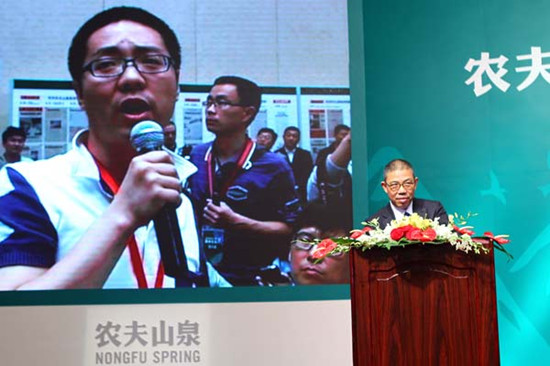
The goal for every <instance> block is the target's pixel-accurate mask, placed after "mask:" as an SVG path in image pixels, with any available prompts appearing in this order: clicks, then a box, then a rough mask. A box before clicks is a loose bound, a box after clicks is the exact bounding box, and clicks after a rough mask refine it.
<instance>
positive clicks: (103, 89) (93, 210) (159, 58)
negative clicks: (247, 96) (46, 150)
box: [0, 7, 226, 289]
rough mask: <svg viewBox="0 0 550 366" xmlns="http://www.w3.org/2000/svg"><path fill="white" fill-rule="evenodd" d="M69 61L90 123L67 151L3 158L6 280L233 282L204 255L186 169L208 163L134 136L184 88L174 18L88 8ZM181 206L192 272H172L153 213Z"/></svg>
mask: <svg viewBox="0 0 550 366" xmlns="http://www.w3.org/2000/svg"><path fill="white" fill-rule="evenodd" d="M68 61H69V70H70V73H71V76H72V78H73V85H74V88H75V91H76V95H77V98H78V102H79V104H80V106H81V108H82V109H83V110H84V111H85V112H86V115H87V117H88V122H89V129H88V130H86V131H83V132H82V133H80V134H78V135H77V136H75V139H74V141H73V148H72V149H71V150H70V151H69V152H68V153H66V154H64V155H58V156H56V157H54V158H51V159H48V160H44V161H39V162H33V163H20V164H16V165H13V166H7V167H4V168H3V169H2V170H0V267H1V268H0V287H1V288H3V289H65V288H101V287H105V288H138V287H139V288H148V287H174V286H176V285H181V286H201V285H202V286H207V285H216V284H223V283H226V282H225V281H223V279H221V278H219V276H218V275H217V274H216V272H215V271H214V270H213V268H212V267H210V266H208V265H207V263H206V262H205V261H204V260H202V258H203V256H202V255H201V251H200V246H199V240H198V236H197V232H196V225H195V220H194V218H193V210H192V206H191V202H190V200H189V199H188V198H187V197H186V196H185V195H182V180H185V179H186V178H187V177H188V176H189V175H191V174H193V173H194V172H195V171H196V168H195V167H194V166H192V165H191V164H190V163H188V162H186V161H185V160H184V159H182V158H178V157H177V156H176V155H174V154H169V153H168V152H166V151H151V152H148V153H144V154H142V155H139V156H138V155H137V152H136V151H135V150H134V148H133V147H132V145H131V143H130V140H129V137H130V130H131V129H132V127H134V126H135V125H136V124H137V123H138V122H140V121H143V120H153V121H156V122H158V123H159V124H161V125H166V124H167V123H168V122H169V120H170V118H171V116H172V114H173V111H174V105H175V101H176V99H177V97H178V92H179V87H178V78H179V68H180V64H181V56H180V45H179V42H178V40H177V37H176V36H175V34H174V32H173V31H172V30H171V29H170V28H169V26H168V25H167V24H166V23H164V22H163V21H162V20H160V19H159V18H157V17H156V16H154V15H153V14H151V13H149V12H146V11H144V10H142V9H139V8H128V7H117V8H111V9H108V10H106V11H103V12H101V13H99V14H97V15H96V16H94V17H92V18H91V19H90V20H88V21H87V22H86V23H85V24H84V25H83V26H82V27H81V28H80V29H79V31H78V32H77V34H76V35H75V36H74V38H73V40H72V44H71V47H70V49H69V57H68ZM165 206H170V207H176V206H179V207H178V209H177V210H176V211H177V216H178V219H179V222H178V223H179V227H180V230H181V233H182V235H183V242H184V246H185V254H186V256H187V268H188V272H186V273H183V274H180V275H179V276H178V277H177V281H178V284H176V280H175V277H168V276H166V275H165V272H164V266H163V264H162V262H161V260H160V253H159V246H158V243H157V238H156V233H155V228H154V225H153V223H152V218H153V217H155V215H156V214H157V213H158V212H159V211H160V210H161V209H162V208H164V207H165Z"/></svg>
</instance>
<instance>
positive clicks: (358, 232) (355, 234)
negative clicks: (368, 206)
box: [349, 226, 372, 239]
mask: <svg viewBox="0 0 550 366" xmlns="http://www.w3.org/2000/svg"><path fill="white" fill-rule="evenodd" d="M371 230H372V228H371V227H370V226H365V227H364V228H363V229H361V230H352V232H351V235H350V236H349V237H350V238H351V239H357V238H358V237H360V236H361V235H363V234H364V233H368V232H369V231H371Z"/></svg>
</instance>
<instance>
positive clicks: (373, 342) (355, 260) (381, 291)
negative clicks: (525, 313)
mask: <svg viewBox="0 0 550 366" xmlns="http://www.w3.org/2000/svg"><path fill="white" fill-rule="evenodd" d="M486 244H487V245H491V243H486ZM350 258H351V260H350V263H351V302H352V320H353V359H354V365H355V366H363V365H365V366H366V365H372V366H376V365H384V366H386V365H388V366H390V365H391V366H394V365H421V366H428V365H434V366H435V365H456V366H465V365H468V366H469V365H483V366H486V365H498V364H499V353H498V328H497V312H496V292H495V271H494V260H493V249H492V246H491V252H490V253H489V254H474V253H471V252H470V253H464V252H461V251H457V250H455V249H454V248H453V247H452V246H451V245H450V244H442V245H430V244H426V245H410V246H407V247H400V248H392V249H391V250H387V249H382V248H375V249H370V250H366V251H365V252H361V251H359V250H352V252H351V257H350Z"/></svg>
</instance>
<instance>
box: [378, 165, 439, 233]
mask: <svg viewBox="0 0 550 366" xmlns="http://www.w3.org/2000/svg"><path fill="white" fill-rule="evenodd" d="M381 184H382V188H383V189H384V192H386V194H387V195H388V198H389V199H390V202H389V203H388V204H387V205H386V206H384V207H382V208H381V209H380V210H379V211H378V212H377V213H375V214H374V215H372V216H371V217H369V218H368V219H367V221H371V220H373V219H374V218H378V222H379V224H380V227H381V228H382V229H383V228H385V227H386V226H387V225H388V224H389V223H390V222H391V221H392V220H396V219H401V218H402V217H403V216H410V215H412V213H413V212H416V213H418V214H419V215H420V216H421V217H424V218H428V219H431V220H434V219H436V218H439V223H440V224H447V223H448V222H449V217H448V216H447V212H446V211H445V209H444V208H443V205H442V204H441V202H439V201H431V200H424V199H420V198H414V192H415V191H416V187H417V184H418V177H416V176H415V175H414V169H413V167H412V165H411V163H409V162H408V161H406V160H403V159H395V160H392V161H390V162H389V163H388V164H387V165H386V167H385V168H384V180H383V181H382V183H381Z"/></svg>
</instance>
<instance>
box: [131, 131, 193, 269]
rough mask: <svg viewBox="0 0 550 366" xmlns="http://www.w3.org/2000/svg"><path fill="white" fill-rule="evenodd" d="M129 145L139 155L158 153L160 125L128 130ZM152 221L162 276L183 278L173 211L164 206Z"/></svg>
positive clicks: (161, 136) (184, 259)
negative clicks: (154, 151) (156, 151)
mask: <svg viewBox="0 0 550 366" xmlns="http://www.w3.org/2000/svg"><path fill="white" fill-rule="evenodd" d="M130 142H131V144H132V146H133V147H134V148H135V149H136V151H137V152H138V154H145V153H147V152H149V151H153V150H161V149H162V145H163V143H164V133H163V131H162V127H161V125H160V124H158V123H157V122H155V121H141V122H139V123H137V124H136V125H135V126H134V127H133V128H132V130H131V131H130ZM153 222H154V224H155V232H156V234H157V241H158V244H159V249H160V256H161V259H162V264H163V266H164V273H165V274H166V275H167V276H170V277H175V278H181V277H185V276H186V275H187V272H188V267H187V257H186V256H185V249H184V247H183V242H182V238H181V231H180V226H179V223H178V216H177V214H176V210H175V208H174V207H170V205H165V206H164V207H163V208H162V209H161V210H160V211H159V212H158V213H157V214H156V216H155V217H154V218H153Z"/></svg>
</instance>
